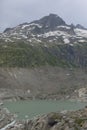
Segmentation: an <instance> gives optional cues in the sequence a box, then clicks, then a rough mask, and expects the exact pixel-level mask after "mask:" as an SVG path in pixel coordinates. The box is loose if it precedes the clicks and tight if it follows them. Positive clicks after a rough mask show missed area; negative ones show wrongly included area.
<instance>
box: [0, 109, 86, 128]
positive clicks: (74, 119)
mask: <svg viewBox="0 0 87 130" xmlns="http://www.w3.org/2000/svg"><path fill="white" fill-rule="evenodd" d="M3 122H4V120H3ZM0 127H1V130H86V129H87V108H85V109H83V110H78V111H71V112H69V111H68V112H67V111H62V112H60V113H59V112H57V113H49V114H47V115H42V116H39V117H37V118H35V119H32V120H27V121H21V122H18V121H13V122H11V123H10V124H8V125H5V126H3V127H2V126H1V124H0Z"/></svg>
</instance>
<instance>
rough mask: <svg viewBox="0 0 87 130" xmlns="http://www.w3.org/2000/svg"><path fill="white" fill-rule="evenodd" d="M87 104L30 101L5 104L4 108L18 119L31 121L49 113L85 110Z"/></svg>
mask: <svg viewBox="0 0 87 130" xmlns="http://www.w3.org/2000/svg"><path fill="white" fill-rule="evenodd" d="M86 105H87V103H83V102H79V101H69V100H65V101H48V100H29V101H16V102H5V103H4V105H3V107H6V108H8V110H10V112H12V113H14V114H17V115H18V119H27V118H28V119H31V118H33V117H34V116H37V115H42V114H45V113H49V112H58V111H62V110H78V109H81V108H84V107H85V106H86Z"/></svg>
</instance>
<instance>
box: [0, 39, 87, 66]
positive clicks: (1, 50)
mask: <svg viewBox="0 0 87 130" xmlns="http://www.w3.org/2000/svg"><path fill="white" fill-rule="evenodd" d="M86 50H87V44H86V43H84V45H83V46H82V45H81V44H79V45H75V46H73V47H72V46H69V45H52V46H50V47H49V48H46V47H43V46H42V45H39V46H38V45H35V46H31V45H29V44H26V43H24V42H23V41H22V42H21V41H19V42H17V43H7V44H5V45H3V44H1V45H0V66H5V67H36V66H43V65H51V66H61V67H86V66H87V60H86V59H87V58H86V57H87V51H86Z"/></svg>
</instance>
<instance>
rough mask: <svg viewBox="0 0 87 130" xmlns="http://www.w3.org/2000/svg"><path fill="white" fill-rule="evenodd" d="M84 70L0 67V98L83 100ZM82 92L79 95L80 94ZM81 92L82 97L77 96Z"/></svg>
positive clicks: (84, 96)
mask: <svg viewBox="0 0 87 130" xmlns="http://www.w3.org/2000/svg"><path fill="white" fill-rule="evenodd" d="M80 88H86V89H87V71H85V70H84V71H83V70H81V69H80V68H79V69H77V68H76V69H75V68H74V69H71V68H66V69H65V68H60V67H50V66H45V67H38V68H37V67H36V68H32V69H31V68H30V69H29V68H28V69H23V68H0V99H1V100H7V99H8V100H10V99H12V100H20V99H21V100H24V99H35V98H37V99H67V98H68V99H70V98H75V99H76V98H83V100H84V99H86V97H87V94H86V93H84V92H86V90H79V89H80ZM81 92H82V94H80V93H81ZM81 95H82V96H81Z"/></svg>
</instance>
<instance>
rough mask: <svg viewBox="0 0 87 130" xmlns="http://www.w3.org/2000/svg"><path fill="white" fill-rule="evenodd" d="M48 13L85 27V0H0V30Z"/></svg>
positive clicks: (86, 17) (86, 9)
mask: <svg viewBox="0 0 87 130" xmlns="http://www.w3.org/2000/svg"><path fill="white" fill-rule="evenodd" d="M49 13H55V14H57V15H59V16H60V17H62V18H63V19H64V20H65V21H66V23H68V24H70V23H74V24H77V23H80V24H82V25H84V26H85V27H87V0H0V31H3V30H4V29H5V28H7V27H14V26H16V25H18V24H20V23H24V22H31V21H33V20H36V19H39V18H41V17H43V16H45V15H48V14H49Z"/></svg>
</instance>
